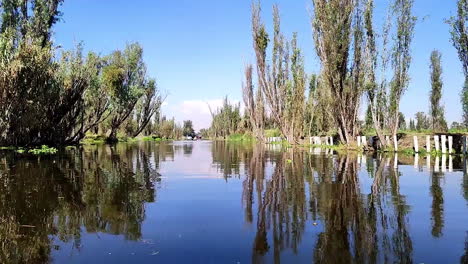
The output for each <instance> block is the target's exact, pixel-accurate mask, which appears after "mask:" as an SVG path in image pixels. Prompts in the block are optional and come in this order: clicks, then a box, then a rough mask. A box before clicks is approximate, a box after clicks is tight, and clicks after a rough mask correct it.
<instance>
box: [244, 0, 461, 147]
mask: <svg viewBox="0 0 468 264" xmlns="http://www.w3.org/2000/svg"><path fill="white" fill-rule="evenodd" d="M312 3H313V7H314V9H313V15H312V28H313V33H314V34H313V37H314V43H315V49H316V53H317V55H318V57H319V59H320V62H321V66H322V67H321V70H320V73H318V74H311V75H307V74H306V73H305V70H304V58H303V56H302V52H301V49H300V48H299V47H298V46H297V33H293V37H292V39H291V40H290V41H288V40H287V39H286V37H285V36H284V35H283V33H282V32H281V27H280V25H281V23H280V15H279V10H278V7H277V6H276V5H275V6H274V7H273V37H272V39H271V40H270V35H269V33H268V32H267V29H266V27H265V25H264V23H263V22H262V19H261V16H260V14H261V6H260V4H258V3H254V4H253V5H252V36H253V48H254V51H255V58H256V61H255V65H246V67H245V80H244V82H243V85H242V88H243V89H242V90H243V99H244V104H245V109H246V117H247V118H248V121H249V123H250V124H249V125H248V127H250V128H251V130H252V132H253V134H254V135H255V137H256V138H258V139H260V140H262V139H263V136H264V133H263V131H264V129H265V120H267V119H271V120H272V121H273V123H274V126H275V127H277V128H278V129H279V130H280V131H281V134H282V135H283V136H284V137H285V138H287V139H288V141H290V142H297V141H298V139H299V138H300V137H301V136H307V135H313V134H318V133H322V134H325V133H334V132H337V134H338V135H339V138H340V140H341V142H343V143H345V144H350V143H352V142H353V141H354V139H355V138H356V136H357V135H358V134H359V133H360V130H361V129H363V126H362V123H361V122H359V120H358V112H359V108H360V102H361V99H362V98H363V97H365V98H366V99H367V104H368V110H367V117H366V118H367V120H366V121H367V123H369V124H371V125H372V127H373V129H374V130H375V131H376V133H377V135H378V136H379V138H380V139H381V141H382V144H383V145H385V144H386V142H385V137H384V135H388V134H390V135H396V134H397V132H398V130H399V129H400V128H402V125H404V126H405V127H406V122H405V121H404V117H403V116H402V114H401V112H400V110H399V106H400V101H401V98H402V97H403V95H404V93H405V91H406V90H407V88H408V85H409V82H410V76H409V69H410V65H411V62H412V56H411V43H412V40H413V36H414V30H415V25H416V22H417V18H416V17H415V16H414V15H413V11H412V10H413V4H414V0H392V1H391V3H390V5H389V7H388V12H387V16H386V19H385V22H384V23H383V26H382V29H380V30H378V29H376V27H375V26H374V20H375V18H374V13H375V12H374V0H312ZM467 14H468V4H467V0H459V1H458V15H457V16H456V17H453V18H452V19H450V20H449V22H450V25H451V27H452V42H453V44H454V46H455V47H456V48H457V50H458V52H459V55H460V59H461V60H462V63H463V69H464V72H465V75H467V72H468V70H467V69H468V61H467V58H468V55H467V54H468V53H467V50H468V49H467V46H468V45H467V44H468V37H467V28H466V20H467V19H468V15H467ZM271 42H272V47H271V48H270V47H269V45H270V43H271ZM268 53H271V55H269V54H268ZM441 58H442V54H441V53H440V52H439V51H437V50H435V51H433V52H432V54H431V56H430V80H431V92H430V96H429V99H430V109H429V118H428V119H429V121H428V122H429V123H430V124H429V125H428V128H430V129H433V130H436V131H441V130H446V129H447V123H446V121H445V117H444V107H443V105H442V103H441V97H442V88H443V81H442V73H443V71H442V66H441ZM255 75H256V76H255ZM255 77H256V81H257V85H254V79H255ZM465 86H468V85H465ZM306 88H308V93H307V94H308V95H307V96H305V94H306ZM466 98H468V88H465V89H464V90H463V93H462V102H463V105H464V112H465V113H468V99H466ZM465 101H466V103H465ZM465 115H466V116H468V114H465ZM465 119H466V118H465ZM464 124H465V126H466V125H468V119H467V120H465V122H464ZM333 128H336V129H337V131H333Z"/></svg>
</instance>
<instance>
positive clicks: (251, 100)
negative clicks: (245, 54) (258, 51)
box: [242, 64, 265, 141]
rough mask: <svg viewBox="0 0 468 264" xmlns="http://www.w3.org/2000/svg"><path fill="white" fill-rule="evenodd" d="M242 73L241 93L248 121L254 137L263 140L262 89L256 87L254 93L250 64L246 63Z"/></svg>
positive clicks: (263, 113) (263, 110)
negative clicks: (243, 75) (243, 74)
mask: <svg viewBox="0 0 468 264" xmlns="http://www.w3.org/2000/svg"><path fill="white" fill-rule="evenodd" d="M244 73H245V81H244V82H243V83H242V95H243V99H244V106H245V111H246V114H247V115H248V117H249V122H250V126H251V128H252V132H253V135H254V137H255V138H256V139H257V140H260V141H263V137H264V128H265V108H264V99H263V94H262V90H261V89H257V92H256V95H255V94H254V93H255V92H254V85H253V81H252V76H253V68H252V65H250V64H249V65H247V66H246V67H245V72H244Z"/></svg>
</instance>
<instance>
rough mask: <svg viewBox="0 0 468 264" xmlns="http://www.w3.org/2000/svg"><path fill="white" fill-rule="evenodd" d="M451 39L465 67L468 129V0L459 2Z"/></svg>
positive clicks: (464, 104) (466, 121) (467, 123)
mask: <svg viewBox="0 0 468 264" xmlns="http://www.w3.org/2000/svg"><path fill="white" fill-rule="evenodd" d="M449 23H450V25H451V32H450V33H451V39H452V43H453V46H454V47H455V48H456V49H457V51H458V57H459V58H460V61H461V63H462V66H463V73H464V74H465V84H464V86H463V90H462V92H461V103H462V107H463V122H464V124H465V127H468V0H458V4H457V15H456V16H454V17H452V18H451V19H450V20H449Z"/></svg>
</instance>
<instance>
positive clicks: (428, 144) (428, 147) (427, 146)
mask: <svg viewBox="0 0 468 264" xmlns="http://www.w3.org/2000/svg"><path fill="white" fill-rule="evenodd" d="M426 150H427V152H431V136H426Z"/></svg>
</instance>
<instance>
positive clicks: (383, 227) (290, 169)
mask: <svg viewBox="0 0 468 264" xmlns="http://www.w3.org/2000/svg"><path fill="white" fill-rule="evenodd" d="M262 148H263V147H261V146H260V147H257V148H254V150H253V152H252V155H251V157H250V161H249V162H245V165H246V178H245V180H244V182H243V188H244V190H243V202H244V208H245V220H246V221H247V222H249V223H251V222H254V221H256V228H257V232H256V236H255V239H254V241H253V252H252V262H254V263H261V262H265V259H264V258H265V256H266V255H267V254H272V256H273V258H274V261H275V262H276V263H280V260H281V252H282V251H283V250H285V249H291V250H292V251H293V252H294V253H297V250H298V247H299V244H300V241H301V239H302V236H303V234H304V232H305V227H306V225H312V224H317V225H320V227H317V228H322V227H323V231H322V232H321V233H320V234H319V235H318V239H317V242H316V244H315V248H314V254H313V258H314V262H315V263H388V262H392V263H411V262H412V241H411V237H410V236H409V233H408V227H407V221H408V220H407V214H408V211H409V206H408V205H407V204H406V201H405V196H403V195H401V194H400V190H399V177H400V175H399V173H398V171H397V169H394V167H395V166H394V164H389V165H390V166H385V162H382V160H384V159H383V158H382V159H376V160H375V164H372V165H367V169H368V171H369V172H370V173H369V174H370V176H371V177H373V184H372V186H371V190H368V191H367V193H369V192H370V194H368V195H366V194H364V193H365V192H364V191H363V190H361V186H360V184H359V177H358V164H357V158H356V156H353V155H344V156H336V157H335V158H330V157H327V156H325V155H310V154H307V153H305V152H303V151H299V150H292V149H291V150H289V151H286V152H281V153H276V154H275V153H269V152H266V153H265V151H264V150H263V149H262ZM269 162H271V163H272V165H273V167H274V169H273V172H272V173H271V175H268V173H267V171H269V170H268V169H267V167H268V165H269ZM368 162H373V161H372V160H370V161H368ZM255 192H256V195H257V198H256V199H255V196H254V193H255ZM255 202H256V203H257V207H256V210H257V214H256V218H255V215H254V213H253V212H252V211H253V204H254V203H255ZM307 207H308V209H307ZM308 219H309V221H307V220H308ZM269 233H270V235H269Z"/></svg>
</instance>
